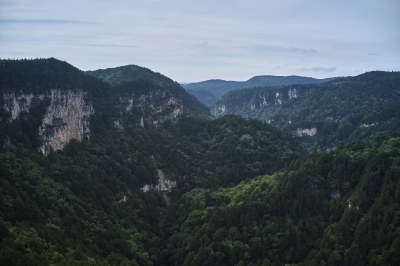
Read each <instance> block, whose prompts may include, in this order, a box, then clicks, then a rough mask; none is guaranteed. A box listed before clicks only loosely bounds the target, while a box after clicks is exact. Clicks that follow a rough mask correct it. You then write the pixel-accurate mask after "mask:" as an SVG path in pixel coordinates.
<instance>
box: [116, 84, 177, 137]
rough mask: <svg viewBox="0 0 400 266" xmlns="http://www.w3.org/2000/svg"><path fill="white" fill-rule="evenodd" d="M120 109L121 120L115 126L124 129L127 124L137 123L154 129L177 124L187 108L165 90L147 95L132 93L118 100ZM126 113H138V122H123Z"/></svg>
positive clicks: (136, 124) (149, 92)
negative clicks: (165, 124)
mask: <svg viewBox="0 0 400 266" xmlns="http://www.w3.org/2000/svg"><path fill="white" fill-rule="evenodd" d="M118 106H119V107H118V108H119V112H120V113H121V119H120V120H118V121H114V126H115V127H118V128H120V129H123V128H124V127H125V126H126V124H127V123H132V122H134V123H135V126H140V127H142V128H144V127H152V126H156V127H157V126H158V125H160V124H162V123H164V122H166V121H172V122H176V121H177V120H178V119H179V118H180V117H181V116H182V115H184V114H185V108H184V106H183V103H182V101H181V100H179V99H177V98H176V97H174V96H172V95H171V94H169V93H168V92H167V91H164V90H153V91H148V92H146V93H131V94H130V95H129V96H125V97H120V98H119V99H118ZM126 113H134V114H135V113H136V114H137V113H138V114H139V115H137V117H138V119H137V121H132V120H130V121H126V120H125V121H124V122H123V121H122V120H123V119H122V117H123V115H124V114H126Z"/></svg>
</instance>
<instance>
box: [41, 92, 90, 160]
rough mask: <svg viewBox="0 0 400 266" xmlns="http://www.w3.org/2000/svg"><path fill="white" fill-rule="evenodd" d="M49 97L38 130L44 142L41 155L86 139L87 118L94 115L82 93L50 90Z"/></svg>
mask: <svg viewBox="0 0 400 266" xmlns="http://www.w3.org/2000/svg"><path fill="white" fill-rule="evenodd" d="M49 97H50V105H49V106H48V108H47V110H46V113H45V115H44V117H43V120H42V125H41V126H40V128H39V135H40V136H41V137H43V140H44V144H43V145H42V146H41V147H40V150H41V152H42V153H43V154H48V153H49V152H50V150H54V151H57V150H60V149H62V148H63V147H64V146H65V145H66V144H67V143H68V142H69V141H70V140H72V139H76V140H78V141H82V140H83V139H86V138H87V139H88V138H89V137H90V127H89V116H90V115H91V114H93V113H94V110H93V107H92V105H91V104H89V103H87V102H85V99H84V98H85V93H84V92H82V91H71V90H67V91H65V90H51V92H50V95H49Z"/></svg>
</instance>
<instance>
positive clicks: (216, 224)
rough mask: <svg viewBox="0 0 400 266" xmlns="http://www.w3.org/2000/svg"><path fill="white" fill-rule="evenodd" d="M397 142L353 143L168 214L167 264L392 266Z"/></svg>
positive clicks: (202, 195) (195, 198) (397, 228)
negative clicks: (170, 224)
mask: <svg viewBox="0 0 400 266" xmlns="http://www.w3.org/2000/svg"><path fill="white" fill-rule="evenodd" d="M399 162H400V138H392V139H388V140H376V141H374V142H370V143H367V144H363V143H356V144H354V145H351V146H347V147H345V148H343V149H340V150H338V151H335V152H331V153H319V154H315V155H312V156H309V157H308V158H305V159H301V160H298V161H296V162H294V163H293V164H292V165H291V166H290V167H288V168H286V169H285V170H282V171H280V172H278V173H275V174H273V175H267V176H260V177H258V178H255V179H252V180H250V181H247V182H242V183H240V184H239V185H237V186H235V187H231V188H222V189H217V190H192V191H190V192H188V193H186V194H185V195H183V196H182V198H181V199H180V200H179V201H178V202H176V204H175V205H174V206H173V207H171V209H170V210H169V211H170V213H171V214H170V215H169V216H167V217H166V219H173V221H172V222H170V223H172V224H173V226H172V227H170V233H169V234H170V236H169V238H168V247H169V248H168V249H169V250H170V254H171V255H170V263H171V264H173V265H192V264H198V263H199V261H200V260H201V261H202V265H237V264H244V265H250V264H252V265H261V264H262V263H263V262H272V263H273V264H274V265H283V264H299V265H323V264H328V265H336V264H337V265H351V264H356V265H364V264H370V265H397V263H398V262H399V258H400V257H399V252H398V251H399V250H398V247H399V241H398V239H399V238H398V237H399V232H400V223H399V221H400V220H399V214H400V206H399V204H398V202H400V198H399V196H400V194H399V193H398V192H399V191H400V180H399V178H398V177H399V176H400V168H399Z"/></svg>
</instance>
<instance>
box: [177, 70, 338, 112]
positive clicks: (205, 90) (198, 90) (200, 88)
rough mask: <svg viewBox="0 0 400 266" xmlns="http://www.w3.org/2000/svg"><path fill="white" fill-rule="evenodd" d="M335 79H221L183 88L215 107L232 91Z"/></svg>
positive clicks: (260, 77) (269, 77) (187, 85)
mask: <svg viewBox="0 0 400 266" xmlns="http://www.w3.org/2000/svg"><path fill="white" fill-rule="evenodd" d="M332 79H334V78H327V79H315V78H310V77H300V76H287V77H284V76H270V75H265V76H256V77H253V78H251V79H249V80H247V81H226V80H220V79H214V80H206V81H202V82H196V83H189V84H185V85H183V87H184V88H185V89H186V90H187V91H188V92H190V93H191V94H193V95H194V96H196V98H197V99H199V101H200V102H202V103H204V104H205V105H207V106H211V105H213V104H214V103H215V102H216V101H217V100H219V99H221V97H222V96H223V95H224V94H225V93H227V92H229V91H232V90H237V89H242V88H253V87H263V86H279V85H291V84H312V83H323V82H327V81H330V80H332Z"/></svg>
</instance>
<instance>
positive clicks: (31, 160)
mask: <svg viewBox="0 0 400 266" xmlns="http://www.w3.org/2000/svg"><path fill="white" fill-rule="evenodd" d="M0 67H1V72H0V73H1V76H0V82H1V87H0V88H1V91H0V92H1V93H0V265H282V264H285V263H287V264H298V265H324V264H325V265H326V264H328V265H350V264H352V265H365V264H372V265H398V264H399V252H398V250H400V241H399V236H400V206H399V204H398V202H399V201H400V199H399V195H400V192H399V191H400V183H399V182H400V181H399V178H398V177H399V176H400V170H399V169H400V168H399V165H400V138H399V136H398V135H396V134H391V138H385V137H380V138H377V139H375V140H372V141H369V142H358V143H354V144H350V145H347V146H345V147H340V148H339V149H338V150H336V151H332V152H329V153H325V152H324V153H317V154H313V155H308V156H307V157H305V156H306V155H305V151H304V150H303V149H302V148H301V146H300V143H298V142H297V141H296V139H294V138H293V136H292V135H291V134H290V133H289V132H284V131H281V130H280V129H278V128H275V127H273V126H271V125H269V124H267V123H263V122H261V121H259V120H255V119H249V118H242V117H240V116H236V115H225V116H223V117H220V118H218V119H211V118H210V117H209V116H208V114H207V113H206V112H204V108H203V107H202V105H200V104H199V103H198V102H197V101H196V100H195V99H194V98H193V97H192V98H191V99H194V100H193V102H191V101H188V100H187V99H189V98H185V97H187V96H185V95H186V94H185V92H184V91H183V89H182V88H181V87H180V86H177V85H175V83H171V82H168V81H165V82H164V81H160V80H159V79H158V78H157V77H156V78H155V79H152V78H151V77H144V76H140V77H139V76H137V77H135V78H133V79H130V78H129V79H128V80H122V79H123V78H121V77H119V78H117V79H115V80H114V81H112V82H108V81H107V82H106V81H104V80H101V79H98V78H96V77H93V76H91V75H89V74H87V73H84V72H82V71H80V70H78V69H76V68H75V67H73V66H71V65H69V64H68V63H66V62H62V61H59V60H56V59H41V60H16V61H15V60H1V61H0ZM145 72H146V73H149V72H147V71H145ZM150 74H151V73H150ZM151 75H153V74H151ZM154 75H156V76H157V75H159V74H154ZM368 77H369V80H368V79H367V80H364V79H365V77H360V80H361V81H360V83H362V84H364V85H363V86H364V87H365V86H366V85H365V84H374V83H373V81H374V80H375V81H376V79H377V78H379V77H380V78H382V75H381V73H377V76H375V77H371V76H368ZM387 79H389V80H392V82H394V84H397V78H393V77H392V76H391V75H389V74H388V77H385V78H384V79H382V84H383V85H382V86H381V87H380V88H382V91H383V92H382V94H387V93H389V94H390V93H391V92H390V90H388V89H387V90H386V89H385V88H386V85H385V84H386V83H385V82H386V80H387ZM383 81H385V82H383ZM338 82H342V84H344V85H343V86H344V88H347V87H346V86H345V84H347V83H346V82H353V81H351V80H350V81H349V80H347V79H343V80H340V81H338ZM332 84H336V83H332ZM375 84H376V83H375ZM299 86H300V85H299ZM332 86H333V85H332ZM285 88H286V87H279V88H277V89H282V90H283V89H285ZM296 88H297V87H296ZM313 88H314V87H313ZM316 88H319V87H316ZM182 91H183V92H182ZM293 93H294V92H293V90H292V92H291V95H292V96H293V95H294V94H293ZM297 93H298V92H296V95H297ZM182 95H183V96H182ZM301 95H302V94H301V93H300V92H299V94H298V98H300V97H302V96H301ZM360 95H361V96H362V97H364V98H363V99H366V97H369V96H367V95H364V96H363V94H362V93H360ZM390 95H391V97H392V98H393V97H395V96H396V94H395V93H392V94H390ZM181 96H182V97H181ZM274 96H275V97H276V94H275V95H274ZM361 96H360V97H361ZM292 98H293V97H292ZM279 99H280V100H282V99H281V98H279V97H278V98H274V100H276V101H278V100H279ZM378 99H379V102H380V103H381V104H382V105H386V104H387V103H389V102H390V101H389V100H388V101H383V100H380V99H381V98H377V99H374V98H371V101H372V102H374V101H378ZM283 100H284V99H283ZM283 100H282V105H283V104H284V102H283ZM388 108H389V107H388ZM394 109H395V108H394V107H393V108H392V109H390V108H389V109H382V110H390V111H391V112H394ZM385 117H386V116H385ZM388 132H389V131H388Z"/></svg>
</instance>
